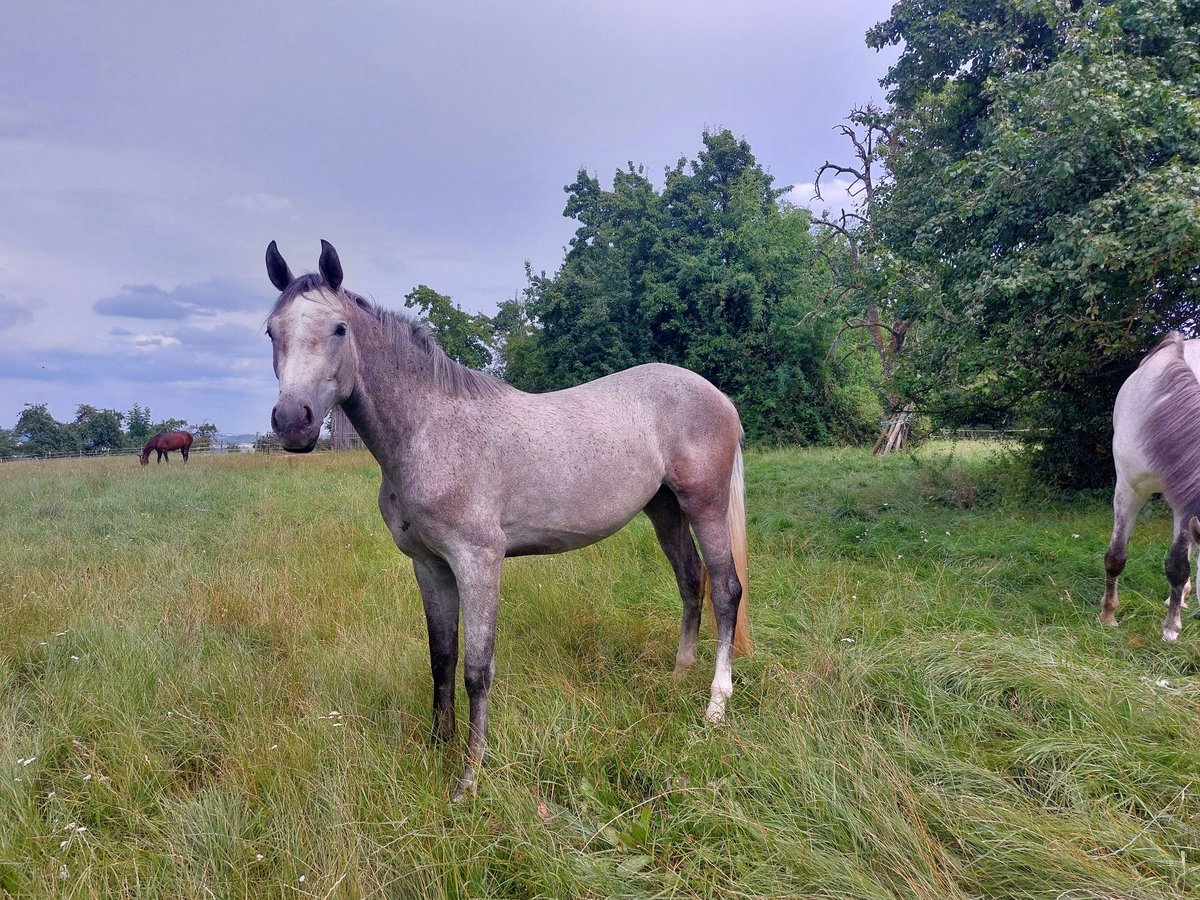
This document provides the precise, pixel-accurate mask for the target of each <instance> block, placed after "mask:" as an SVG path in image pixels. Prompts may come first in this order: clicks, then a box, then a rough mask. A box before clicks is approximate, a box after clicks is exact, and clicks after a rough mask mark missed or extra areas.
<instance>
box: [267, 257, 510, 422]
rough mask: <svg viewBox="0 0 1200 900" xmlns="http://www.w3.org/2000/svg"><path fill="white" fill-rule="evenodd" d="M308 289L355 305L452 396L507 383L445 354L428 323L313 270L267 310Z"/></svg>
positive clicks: (494, 391)
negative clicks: (333, 282)
mask: <svg viewBox="0 0 1200 900" xmlns="http://www.w3.org/2000/svg"><path fill="white" fill-rule="evenodd" d="M310 292H313V293H317V294H319V295H320V296H322V297H325V298H327V299H333V298H336V300H337V301H338V302H340V303H341V304H342V307H343V308H344V309H346V310H347V311H350V310H352V309H356V310H358V311H361V312H362V313H365V314H366V315H367V316H369V317H370V318H371V319H373V320H374V322H375V323H376V324H377V325H378V327H379V329H380V332H381V334H382V336H383V340H384V342H385V343H387V344H389V345H391V346H394V347H400V348H411V349H413V350H415V351H416V355H417V357H418V358H419V359H421V360H423V361H425V362H426V363H428V365H429V371H430V372H431V374H432V375H433V381H434V384H435V385H436V386H437V387H438V388H439V389H440V390H442V391H445V392H446V393H447V394H449V395H450V396H452V397H474V398H479V397H494V396H496V395H498V394H500V393H501V392H502V391H504V390H505V389H506V388H507V387H508V385H507V384H505V383H504V382H503V381H501V380H500V379H499V378H495V377H494V376H492V375H488V374H487V373H486V372H479V371H476V370H475V369H471V368H468V367H467V366H464V365H463V364H462V363H460V362H458V361H457V360H454V359H451V358H450V357H449V356H447V355H446V351H445V350H443V349H442V346H441V344H439V343H438V341H437V336H436V335H435V334H434V332H433V330H432V329H431V328H429V326H427V325H423V324H421V323H420V322H418V321H417V320H416V319H414V318H413V317H412V316H410V315H408V314H406V313H402V312H397V311H396V310H391V309H384V308H383V307H382V306H379V305H378V304H377V303H374V302H372V301H370V300H368V299H367V298H366V297H363V296H360V295H359V294H355V293H354V292H352V291H348V290H346V289H345V288H339V289H338V290H336V291H335V290H334V289H332V288H331V287H330V286H329V285H328V284H327V283H326V282H325V279H324V278H322V277H321V276H320V275H318V274H317V273H315V272H309V273H308V274H306V275H301V276H300V277H299V278H296V279H295V280H294V281H293V282H292V283H291V284H289V285H288V286H287V288H286V289H285V290H284V291H283V293H281V294H280V295H279V299H278V300H277V301H275V306H274V307H273V308H272V310H271V314H272V315H273V314H274V313H276V312H278V311H279V310H281V309H284V308H285V307H286V306H287V305H288V304H290V303H291V302H292V301H293V300H295V299H296V298H297V297H299V296H300V295H301V294H307V293H310Z"/></svg>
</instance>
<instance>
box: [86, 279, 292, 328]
mask: <svg viewBox="0 0 1200 900" xmlns="http://www.w3.org/2000/svg"><path fill="white" fill-rule="evenodd" d="M269 305H270V298H269V297H268V295H267V294H266V293H264V292H263V291H262V290H261V289H255V288H249V287H247V286H246V285H244V284H242V283H240V282H238V281H236V280H234V279H229V278H210V279H208V280H207V281H200V282H196V283H195V284H181V285H180V286H179V287H177V288H175V289H174V290H170V291H167V290H163V289H162V288H160V287H159V286H158V285H155V284H130V285H126V286H125V287H123V288H121V292H120V293H119V294H116V295H114V296H112V297H102V298H100V299H99V300H97V301H96V302H95V303H94V304H92V309H93V310H95V312H96V313H98V314H99V315H102V316H124V317H125V318H130V319H187V318H190V317H192V316H213V315H215V314H216V313H218V312H237V311H244V310H258V309H266V308H268V307H269Z"/></svg>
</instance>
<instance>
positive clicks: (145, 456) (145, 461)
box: [142, 447, 150, 466]
mask: <svg viewBox="0 0 1200 900" xmlns="http://www.w3.org/2000/svg"><path fill="white" fill-rule="evenodd" d="M142 465H143V466H148V465H150V448H149V447H147V448H146V449H145V450H143V451H142Z"/></svg>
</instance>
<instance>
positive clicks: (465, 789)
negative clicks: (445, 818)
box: [450, 766, 475, 803]
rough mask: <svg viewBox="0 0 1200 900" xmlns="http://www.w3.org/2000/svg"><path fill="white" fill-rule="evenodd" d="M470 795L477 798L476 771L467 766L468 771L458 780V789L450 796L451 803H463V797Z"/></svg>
mask: <svg viewBox="0 0 1200 900" xmlns="http://www.w3.org/2000/svg"><path fill="white" fill-rule="evenodd" d="M468 793H470V794H471V796H475V771H474V770H473V769H472V768H471V767H470V766H467V770H466V771H465V772H463V776H462V778H460V779H458V787H456V788H455V789H454V793H453V794H451V795H450V802H451V803H461V802H462V800H463V797H465V796H466V795H467V794H468Z"/></svg>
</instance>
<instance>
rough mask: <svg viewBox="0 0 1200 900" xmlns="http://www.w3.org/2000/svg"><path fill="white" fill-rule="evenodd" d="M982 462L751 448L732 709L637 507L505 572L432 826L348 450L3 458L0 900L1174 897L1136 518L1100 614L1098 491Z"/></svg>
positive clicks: (1166, 665)
mask: <svg viewBox="0 0 1200 900" xmlns="http://www.w3.org/2000/svg"><path fill="white" fill-rule="evenodd" d="M1017 471H1018V470H1016V469H1015V468H1014V467H1012V466H1010V465H1008V464H1007V463H1006V461H1005V459H1004V456H1003V453H1002V452H1001V451H998V450H996V449H995V448H991V447H984V446H967V445H959V446H950V445H935V446H932V447H928V448H925V449H922V450H920V451H918V452H917V453H916V454H915V455H904V456H897V457H894V458H889V459H885V460H877V459H872V458H871V457H870V456H869V455H868V454H867V453H866V452H865V451H860V450H813V451H774V452H751V453H749V454H748V457H747V465H746V477H747V506H748V511H749V519H750V522H749V527H750V544H751V569H750V571H751V588H750V604H751V606H750V617H751V620H752V622H753V625H754V638H755V642H756V645H757V654H756V656H755V657H754V658H753V659H751V660H739V661H738V662H737V663H736V664H735V667H734V686H735V689H734V696H733V698H732V700H731V702H730V711H729V718H728V722H727V723H726V724H725V725H723V726H720V727H715V728H714V727H710V726H706V725H705V724H704V715H703V713H704V706H705V703H706V700H707V694H708V685H709V681H710V679H711V677H712V669H711V667H712V646H711V632H709V631H708V630H707V625H706V630H705V632H704V636H705V641H706V643H705V645H704V647H703V648H702V651H701V658H700V662H699V663H698V665H697V667H696V669H695V670H694V672H692V673H691V674H689V675H688V676H686V677H684V678H682V679H678V680H677V679H675V678H673V677H672V675H671V667H672V664H673V660H674V653H675V644H676V640H677V636H678V627H679V599H678V597H677V595H676V594H675V588H674V580H673V578H672V576H671V574H670V570H669V568H668V566H667V564H666V561H665V560H664V559H663V557H662V555H661V553H660V552H659V551H658V549H657V546H656V544H655V542H654V536H653V533H652V530H651V528H650V527H649V523H648V522H646V521H645V520H644V519H639V520H637V521H635V522H634V524H633V525H632V526H631V527H629V528H627V529H625V530H624V531H622V532H621V533H619V534H618V535H616V536H615V537H613V538H611V539H609V540H608V541H606V542H604V543H602V544H600V545H597V546H594V547H591V548H588V549H586V550H582V551H579V552H576V553H572V554H566V555H563V556H558V557H547V558H540V559H520V560H512V561H510V562H509V563H508V567H507V569H506V575H505V580H504V583H503V588H502V595H503V602H502V607H501V619H500V625H499V635H498V650H497V672H496V681H495V686H494V689H493V694H492V707H491V717H492V729H491V755H490V759H489V762H488V765H487V766H486V768H485V770H484V772H483V774H482V777H481V784H480V787H479V790H478V792H477V794H476V795H475V796H474V797H471V798H468V799H467V800H465V801H464V802H463V803H462V804H460V805H457V806H451V805H450V804H449V802H448V799H447V797H448V792H449V789H450V787H451V786H452V783H453V781H454V779H455V778H456V776H457V775H458V773H459V768H460V766H461V763H462V752H463V743H464V740H465V739H464V735H465V730H466V729H465V714H466V708H465V707H466V703H465V701H466V697H465V692H464V691H462V690H461V688H460V690H459V698H458V699H459V725H460V739H459V740H458V741H457V742H456V743H454V744H451V745H450V746H449V747H439V748H430V747H429V746H428V745H427V743H426V735H427V731H428V728H429V707H430V679H429V671H428V656H427V648H426V643H425V630H424V620H423V617H422V613H421V607H420V600H419V597H418V595H417V592H416V588H415V584H414V581H413V578H412V573H411V569H410V567H409V565H408V562H407V560H405V559H404V558H403V557H402V556H401V555H400V554H399V553H398V551H396V549H395V548H394V546H393V545H392V543H391V540H390V537H389V536H388V533H387V530H386V529H385V527H384V525H383V523H382V521H381V519H380V517H379V514H378V511H377V508H376V505H375V495H376V490H377V488H378V470H377V468H376V467H375V465H374V463H373V461H372V460H371V459H370V457H369V456H367V455H365V454H355V453H347V454H325V455H314V456H308V457H291V456H277V455H272V456H259V455H254V456H250V455H245V456H228V457H220V456H207V455H200V454H196V455H193V457H192V460H191V462H190V463H188V464H187V465H183V464H182V463H180V462H179V461H178V460H176V461H174V462H172V463H171V464H170V465H169V466H168V465H166V464H163V465H157V466H156V465H153V464H152V465H150V466H148V467H145V468H143V467H141V466H139V465H137V461H136V460H135V459H131V458H121V459H110V460H77V461H63V462H47V463H28V462H18V463H7V464H3V465H0V510H2V511H0V685H2V689H0V895H4V896H9V895H11V896H17V897H27V896H33V897H43V896H45V897H49V896H55V897H59V896H61V897H104V898H108V897H179V898H198V897H218V898H227V897H276V896H277V897H305V896H309V897H425V896H431V897H555V898H558V897H721V898H729V897H779V898H784V897H788V898H790V897H831V898H832V897H837V898H844V897H853V898H884V897H921V898H968V897H1045V898H1076V900H1083V898H1112V897H1146V898H1151V897H1154V898H1158V897H1174V896H1190V895H1194V894H1198V893H1200V869H1198V866H1200V833H1198V827H1197V826H1198V817H1200V777H1198V771H1200V769H1198V766H1200V681H1198V680H1197V677H1196V664H1197V660H1198V658H1200V653H1198V651H1200V623H1197V622H1195V621H1192V620H1191V619H1190V617H1188V616H1185V624H1184V633H1183V637H1182V639H1181V640H1180V642H1179V644H1178V645H1176V646H1173V647H1167V646H1164V645H1163V644H1162V643H1161V641H1160V640H1159V638H1158V630H1159V625H1160V622H1161V620H1162V617H1163V614H1164V609H1163V598H1164V597H1165V594H1166V583H1165V580H1164V578H1163V575H1162V567H1161V560H1162V557H1163V555H1164V553H1165V551H1166V548H1167V542H1168V532H1169V522H1168V515H1167V513H1166V509H1165V507H1164V506H1162V505H1161V504H1157V503H1156V504H1152V505H1151V506H1150V507H1148V508H1147V510H1146V511H1145V512H1144V513H1143V515H1142V519H1141V521H1140V522H1139V525H1138V529H1137V530H1136V531H1135V533H1134V537H1133V540H1132V542H1131V545H1130V563H1129V566H1128V568H1127V570H1126V573H1125V578H1124V579H1123V603H1122V607H1121V610H1120V611H1119V615H1120V618H1121V620H1122V625H1121V627H1120V628H1119V629H1116V630H1107V629H1103V628H1102V627H1101V626H1100V625H1098V624H1097V623H1096V613H1097V611H1098V602H1099V597H1100V594H1101V591H1102V588H1103V566H1102V557H1103V553H1104V548H1105V545H1106V543H1107V539H1108V532H1109V529H1110V527H1111V517H1110V511H1109V498H1108V497H1107V496H1104V495H1100V494H1096V495H1089V496H1076V497H1072V498H1068V499H1063V498H1056V497H1053V496H1048V495H1045V494H1041V493H1038V492H1037V491H1036V490H1034V489H1031V488H1029V487H1027V486H1026V485H1024V484H1023V483H1022V481H1021V479H1020V478H1019V476H1018V475H1017V474H1015V473H1016V472H1017Z"/></svg>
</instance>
